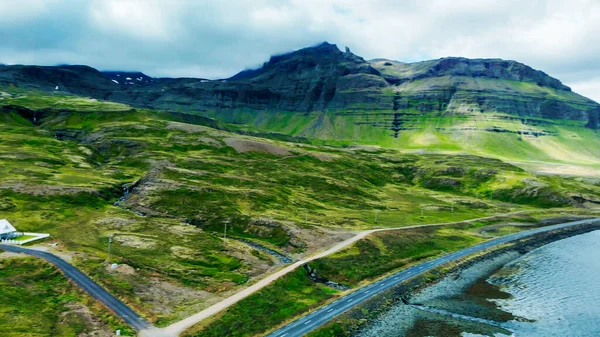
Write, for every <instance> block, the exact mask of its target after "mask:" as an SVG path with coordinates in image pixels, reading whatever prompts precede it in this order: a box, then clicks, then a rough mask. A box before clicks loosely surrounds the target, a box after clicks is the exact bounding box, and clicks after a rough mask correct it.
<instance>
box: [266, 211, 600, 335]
mask: <svg viewBox="0 0 600 337" xmlns="http://www.w3.org/2000/svg"><path fill="white" fill-rule="evenodd" d="M598 220H599V219H591V220H581V221H575V222H569V223H565V224H560V225H554V226H548V227H542V228H538V229H533V230H529V231H524V232H520V233H516V234H512V235H507V236H503V237H500V238H497V239H493V240H490V241H486V242H484V243H480V244H478V245H475V246H472V247H469V248H465V249H463V250H459V251H457V252H454V253H451V254H448V255H444V256H442V257H439V258H437V259H433V260H430V261H427V262H424V263H422V264H419V265H416V266H413V267H410V268H408V269H404V270H402V271H400V272H398V273H395V274H392V275H390V276H388V277H386V278H384V279H382V280H379V281H377V282H375V283H372V284H370V285H368V286H366V287H363V288H361V289H358V290H357V291H354V292H352V293H350V294H348V295H346V296H344V297H342V298H340V299H338V300H336V301H335V302H332V303H330V304H329V305H327V306H325V307H322V308H320V309H318V310H316V311H314V312H312V313H310V314H308V315H306V316H304V317H302V318H299V319H298V320H296V321H294V322H292V323H290V324H288V325H286V326H284V327H283V328H281V329H279V330H277V331H275V332H273V333H271V334H269V335H267V337H299V336H303V335H305V334H307V333H309V332H311V331H313V330H315V329H316V328H318V327H319V326H321V325H323V324H325V323H327V322H328V321H330V320H332V319H333V318H335V317H336V316H338V315H341V314H342V313H344V312H346V311H348V310H349V309H351V308H352V307H354V306H356V305H358V304H360V303H361V302H364V301H365V300H368V299H370V298H371V297H374V296H376V295H377V294H379V293H381V292H384V291H386V290H388V289H390V288H392V287H395V286H397V285H398V284H400V283H402V282H404V281H407V280H408V279H410V278H412V277H415V276H417V275H419V274H422V273H424V272H426V271H429V270H431V269H434V268H437V267H439V266H441V265H444V264H446V263H448V262H451V261H454V260H457V259H460V258H463V257H466V256H469V255H471V254H473V253H476V252H480V251H482V250H485V249H488V248H491V247H494V246H497V245H500V244H503V243H507V242H510V241H514V240H517V239H522V238H525V237H528V236H532V235H534V234H538V233H542V232H547V231H551V230H555V229H560V228H564V227H571V226H576V225H582V224H587V223H591V222H595V221H598Z"/></svg>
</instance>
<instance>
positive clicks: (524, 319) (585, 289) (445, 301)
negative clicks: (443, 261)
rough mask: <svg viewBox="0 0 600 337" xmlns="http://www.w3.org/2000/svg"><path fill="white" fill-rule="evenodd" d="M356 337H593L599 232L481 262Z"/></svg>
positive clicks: (598, 301)
mask: <svg viewBox="0 0 600 337" xmlns="http://www.w3.org/2000/svg"><path fill="white" fill-rule="evenodd" d="M411 303H412V305H403V304H401V305H398V306H397V307H395V308H392V309H391V310H390V311H389V312H387V313H386V314H385V315H383V316H382V317H381V319H380V320H379V321H378V322H375V323H374V324H372V325H371V326H369V327H368V328H366V329H365V330H363V331H362V332H361V333H360V334H359V336H361V337H375V336H377V337H387V336H390V337H391V336H415V337H417V336H444V337H450V336H510V335H514V336H527V337H529V336H532V337H538V336H539V337H541V336H544V337H546V336H572V337H579V336H581V337H588V336H600V231H595V232H591V233H587V234H583V235H578V236H574V237H571V238H568V239H564V240H560V241H557V242H553V243H550V244H548V245H545V246H543V247H540V248H538V249H536V250H534V251H532V252H530V253H528V254H525V255H522V256H520V257H519V256H516V255H515V254H505V255H503V256H500V257H497V258H495V259H491V260H488V261H484V262H482V263H479V264H477V265H475V266H473V267H470V268H468V269H467V270H465V271H462V272H461V274H460V275H451V276H449V277H447V278H446V279H444V280H442V281H441V282H440V283H438V284H436V285H433V286H431V287H429V288H427V289H425V290H424V291H423V292H422V293H420V294H417V295H416V296H414V297H413V298H412V300H411Z"/></svg>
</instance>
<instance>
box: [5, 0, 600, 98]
mask: <svg viewBox="0 0 600 337" xmlns="http://www.w3.org/2000/svg"><path fill="white" fill-rule="evenodd" d="M0 37H1V42H0V62H2V63H5V64H17V63H19V64H41V65H56V64H62V63H68V64H87V65H90V66H92V67H95V68H98V69H100V70H140V71H142V72H144V73H146V74H148V75H151V76H171V77H181V76H193V77H207V78H223V77H228V76H231V75H233V74H235V73H237V72H238V71H240V70H243V69H244V68H253V67H256V66H259V65H260V64H261V63H262V62H264V61H266V60H267V59H268V58H269V56H270V55H272V54H276V53H282V52H286V51H291V50H294V49H298V48H302V47H305V46H309V45H314V44H316V43H319V42H322V41H328V42H330V43H335V44H337V45H338V46H339V47H340V48H342V49H343V47H344V46H348V47H350V49H351V50H352V51H353V52H354V53H355V54H357V55H360V56H363V57H364V58H365V59H372V58H379V57H382V58H388V59H394V60H399V61H406V62H408V61H420V60H426V59H432V58H439V57H444V56H464V57H490V58H496V57H498V58H504V59H513V60H518V61H520V62H523V63H525V64H528V65H530V66H532V67H534V68H537V69H540V70H543V71H545V72H547V73H548V74H550V75H552V76H554V77H557V78H559V79H560V80H562V81H563V82H564V83H565V84H567V85H569V86H571V87H572V88H573V89H574V91H576V92H579V93H581V94H584V95H586V96H588V97H590V98H593V99H595V100H597V101H600V57H599V55H600V53H599V52H600V1H599V0H563V1H560V0H518V1H517V0H499V1H496V0H431V1H429V0H415V1H412V0H395V1H392V0H363V1H359V0H248V1H246V0H227V1H220V0H214V1H209V0H163V1H161V0H0Z"/></svg>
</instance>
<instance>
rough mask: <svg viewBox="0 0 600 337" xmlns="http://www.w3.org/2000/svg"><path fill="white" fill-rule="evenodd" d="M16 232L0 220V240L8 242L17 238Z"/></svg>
mask: <svg viewBox="0 0 600 337" xmlns="http://www.w3.org/2000/svg"><path fill="white" fill-rule="evenodd" d="M17 235H18V234H17V230H16V229H15V227H13V225H11V224H10V222H8V221H6V220H5V219H1V220H0V240H10V239H14V238H15V237H16V236H17Z"/></svg>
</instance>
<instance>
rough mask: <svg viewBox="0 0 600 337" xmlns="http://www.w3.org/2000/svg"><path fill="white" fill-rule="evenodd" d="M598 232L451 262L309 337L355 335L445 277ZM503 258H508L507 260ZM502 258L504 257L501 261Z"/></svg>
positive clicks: (566, 231) (549, 236) (516, 244)
mask: <svg viewBox="0 0 600 337" xmlns="http://www.w3.org/2000/svg"><path fill="white" fill-rule="evenodd" d="M595 230H600V221H597V222H593V223H588V224H583V225H579V226H573V227H567V228H561V229H557V230H553V231H549V232H543V233H539V234H536V235H534V236H531V237H528V238H524V239H519V240H516V241H513V242H510V243H507V244H504V245H501V246H497V247H494V248H491V249H488V250H486V251H484V252H481V253H479V254H474V255H471V256H469V257H467V258H464V259H462V260H459V261H455V262H453V263H449V264H446V265H443V266H440V267H438V268H436V269H434V270H431V271H429V272H428V273H425V274H422V275H420V276H417V277H415V278H413V279H411V280H409V281H407V282H405V283H403V284H400V285H398V286H396V287H394V288H392V289H389V290H388V291H386V292H384V293H381V294H380V295H378V296H377V297H374V298H372V299H370V300H367V301H365V302H364V303H362V304H361V305H359V306H357V307H355V308H353V309H351V310H349V311H348V312H346V313H344V314H343V315H341V316H339V317H338V318H336V319H334V320H332V321H331V322H329V323H328V324H326V325H324V326H322V327H321V328H319V329H318V330H315V331H313V332H312V333H310V334H309V335H308V336H311V337H321V336H331V335H332V333H334V335H335V336H356V335H357V334H359V333H361V332H362V331H364V330H365V329H368V328H370V327H372V326H374V324H376V323H377V322H378V321H379V320H380V319H381V318H382V317H383V316H384V315H386V314H387V313H388V312H389V311H390V310H391V309H393V308H394V307H396V306H398V305H400V304H401V303H404V304H407V303H409V302H410V301H411V299H412V298H413V297H415V296H417V295H420V294H421V293H422V292H424V291H425V290H426V289H427V288H429V287H431V286H434V285H436V284H438V283H439V282H440V281H442V280H444V279H445V278H446V277H447V276H450V275H452V274H461V273H462V272H463V271H465V270H467V269H469V268H471V267H473V266H475V265H477V264H481V263H484V262H486V261H487V262H489V261H491V260H494V259H496V260H504V262H503V264H506V263H509V262H510V261H512V260H514V259H517V258H519V257H520V256H522V255H524V254H527V253H528V252H531V251H532V250H534V249H536V248H539V247H541V246H544V245H546V244H549V243H551V242H555V241H559V240H562V239H566V238H569V237H573V236H577V235H581V234H585V233H588V232H592V231H595ZM506 256H510V258H509V259H508V260H507V259H506ZM503 257H504V258H503ZM487 272H488V271H487V270H486V269H485V268H483V270H482V271H481V272H480V275H479V276H478V277H481V276H484V274H486V273H487Z"/></svg>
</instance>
